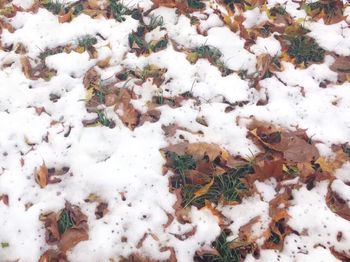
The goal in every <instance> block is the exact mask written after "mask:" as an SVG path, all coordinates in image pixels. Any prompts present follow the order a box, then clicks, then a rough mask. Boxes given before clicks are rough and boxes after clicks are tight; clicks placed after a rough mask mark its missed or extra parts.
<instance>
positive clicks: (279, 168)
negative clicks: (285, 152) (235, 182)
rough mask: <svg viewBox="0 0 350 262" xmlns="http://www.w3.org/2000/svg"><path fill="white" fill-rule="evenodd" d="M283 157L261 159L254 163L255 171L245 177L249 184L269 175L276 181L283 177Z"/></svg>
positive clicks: (267, 177)
mask: <svg viewBox="0 0 350 262" xmlns="http://www.w3.org/2000/svg"><path fill="white" fill-rule="evenodd" d="M283 162H284V161H283V159H277V160H275V159H273V160H262V161H259V162H257V163H256V164H254V170H255V173H254V174H252V175H249V176H247V177H246V179H247V181H248V183H249V184H252V183H254V181H256V180H258V181H265V180H266V179H269V178H271V177H273V178H275V179H276V180H277V181H281V180H282V178H283Z"/></svg>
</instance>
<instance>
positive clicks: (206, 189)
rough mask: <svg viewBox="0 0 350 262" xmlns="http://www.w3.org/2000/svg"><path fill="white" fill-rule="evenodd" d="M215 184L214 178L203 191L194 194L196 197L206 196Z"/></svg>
mask: <svg viewBox="0 0 350 262" xmlns="http://www.w3.org/2000/svg"><path fill="white" fill-rule="evenodd" d="M213 183H214V178H213V179H212V180H211V181H210V182H209V183H208V184H206V185H205V186H204V187H202V188H201V189H199V190H197V191H196V192H194V195H195V196H196V197H200V196H203V195H205V194H206V193H207V192H208V190H209V188H211V186H212V185H213Z"/></svg>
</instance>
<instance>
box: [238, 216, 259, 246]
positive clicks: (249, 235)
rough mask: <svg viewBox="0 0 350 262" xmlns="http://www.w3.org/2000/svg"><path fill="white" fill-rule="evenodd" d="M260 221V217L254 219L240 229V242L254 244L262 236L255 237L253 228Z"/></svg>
mask: <svg viewBox="0 0 350 262" xmlns="http://www.w3.org/2000/svg"><path fill="white" fill-rule="evenodd" d="M259 221H260V216H256V217H253V218H252V219H250V220H249V222H248V223H247V224H245V225H243V226H241V227H240V228H239V234H238V236H239V240H240V241H242V242H245V243H246V244H248V245H249V244H251V243H253V242H254V241H255V240H256V239H257V238H259V237H260V236H253V232H252V228H253V226H254V225H255V224H256V223H258V222H259Z"/></svg>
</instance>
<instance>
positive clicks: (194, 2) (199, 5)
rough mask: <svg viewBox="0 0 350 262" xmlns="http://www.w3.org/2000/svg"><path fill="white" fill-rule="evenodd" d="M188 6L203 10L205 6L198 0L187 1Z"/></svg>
mask: <svg viewBox="0 0 350 262" xmlns="http://www.w3.org/2000/svg"><path fill="white" fill-rule="evenodd" d="M187 3H188V6H189V7H190V8H193V9H203V8H204V7H205V4H204V3H203V2H201V1H200V0H187Z"/></svg>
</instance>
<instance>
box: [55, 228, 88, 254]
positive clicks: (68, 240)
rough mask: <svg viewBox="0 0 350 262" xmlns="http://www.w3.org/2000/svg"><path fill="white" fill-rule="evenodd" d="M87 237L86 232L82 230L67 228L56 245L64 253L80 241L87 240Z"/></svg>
mask: <svg viewBox="0 0 350 262" xmlns="http://www.w3.org/2000/svg"><path fill="white" fill-rule="evenodd" d="M88 239H89V235H88V233H87V231H86V230H85V229H83V228H69V229H67V230H66V231H65V232H64V234H63V235H62V238H61V240H60V242H59V243H58V247H59V249H60V250H61V251H62V252H66V251H68V250H69V249H71V248H72V247H74V246H75V245H76V244H78V243H79V242H80V241H84V240H88Z"/></svg>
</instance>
